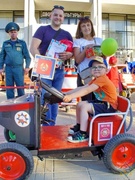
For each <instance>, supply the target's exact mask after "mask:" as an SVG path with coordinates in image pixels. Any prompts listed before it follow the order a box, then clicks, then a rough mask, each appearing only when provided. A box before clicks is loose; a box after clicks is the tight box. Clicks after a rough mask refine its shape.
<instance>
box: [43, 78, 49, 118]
mask: <svg viewBox="0 0 135 180" xmlns="http://www.w3.org/2000/svg"><path fill="white" fill-rule="evenodd" d="M41 81H43V82H45V83H46V84H47V85H49V86H50V87H52V80H50V79H44V78H41ZM46 92H47V91H46V90H45V89H43V88H42V92H41V105H42V106H44V103H45V100H44V94H45V93H46ZM45 119H46V120H50V119H51V105H50V104H48V111H47V112H46V113H45Z"/></svg>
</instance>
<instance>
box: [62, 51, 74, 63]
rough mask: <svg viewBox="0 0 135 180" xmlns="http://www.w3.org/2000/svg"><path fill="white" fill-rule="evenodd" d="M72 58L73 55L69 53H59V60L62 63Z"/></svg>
mask: <svg viewBox="0 0 135 180" xmlns="http://www.w3.org/2000/svg"><path fill="white" fill-rule="evenodd" d="M72 56H73V53H71V52H66V51H64V52H62V53H59V59H61V60H63V61H65V60H68V59H70V58H71V57H72Z"/></svg>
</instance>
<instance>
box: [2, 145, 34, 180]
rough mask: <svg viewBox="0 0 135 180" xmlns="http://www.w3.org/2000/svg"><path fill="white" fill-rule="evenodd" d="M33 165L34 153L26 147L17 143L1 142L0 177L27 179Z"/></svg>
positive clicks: (13, 179) (12, 179)
mask: <svg viewBox="0 0 135 180" xmlns="http://www.w3.org/2000/svg"><path fill="white" fill-rule="evenodd" d="M33 167H34V161H33V157H32V154H31V153H30V151H29V150H28V149H27V148H26V147H24V146H23V145H21V144H17V143H3V144H0V179H10V180H15V179H16V180H17V179H19V180H24V179H27V178H28V177H29V176H30V174H31V173H32V171H33Z"/></svg>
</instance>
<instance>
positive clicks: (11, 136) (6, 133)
mask: <svg viewBox="0 0 135 180" xmlns="http://www.w3.org/2000/svg"><path fill="white" fill-rule="evenodd" d="M4 137H5V139H6V140H7V142H11V141H12V142H15V141H16V135H15V133H14V132H12V131H10V130H8V129H6V128H5V129H4Z"/></svg>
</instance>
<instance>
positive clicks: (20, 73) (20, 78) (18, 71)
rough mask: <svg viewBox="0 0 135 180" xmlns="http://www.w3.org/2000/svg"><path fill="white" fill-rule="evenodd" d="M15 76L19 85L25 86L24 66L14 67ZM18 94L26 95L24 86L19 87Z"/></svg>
mask: <svg viewBox="0 0 135 180" xmlns="http://www.w3.org/2000/svg"><path fill="white" fill-rule="evenodd" d="M13 77H14V81H15V84H16V86H17V87H19V86H20V87H23V86H24V69H23V67H22V66H19V67H14V68H13ZM17 94H18V97H19V96H23V95H24V88H21V89H17Z"/></svg>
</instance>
